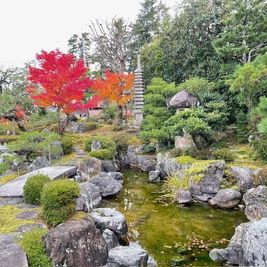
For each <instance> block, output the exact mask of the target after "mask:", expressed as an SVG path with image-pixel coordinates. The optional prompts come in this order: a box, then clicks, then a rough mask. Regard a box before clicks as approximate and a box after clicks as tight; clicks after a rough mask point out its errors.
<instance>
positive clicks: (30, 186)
mask: <svg viewBox="0 0 267 267" xmlns="http://www.w3.org/2000/svg"><path fill="white" fill-rule="evenodd" d="M48 182H50V178H49V177H48V176H47V175H43V174H37V175H34V176H32V177H30V178H29V179H28V180H27V181H26V183H25V185H24V187H23V195H24V201H25V202H26V203H29V204H35V205H39V204H40V201H41V193H42V190H43V186H44V185H45V184H46V183H48Z"/></svg>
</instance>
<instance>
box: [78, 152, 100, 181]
mask: <svg viewBox="0 0 267 267" xmlns="http://www.w3.org/2000/svg"><path fill="white" fill-rule="evenodd" d="M100 172H102V162H101V160H100V159H97V158H93V157H89V158H86V159H84V160H83V161H82V163H81V164H80V166H79V168H78V173H79V175H80V176H81V180H82V181H84V182H85V181H87V180H88V179H90V178H92V177H93V176H95V175H97V174H99V173H100Z"/></svg>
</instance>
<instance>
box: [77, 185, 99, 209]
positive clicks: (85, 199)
mask: <svg viewBox="0 0 267 267" xmlns="http://www.w3.org/2000/svg"><path fill="white" fill-rule="evenodd" d="M79 185H80V196H79V198H77V200H76V210H77V211H90V210H92V209H93V208H97V207H99V206H100V204H101V201H102V197H101V191H100V188H99V187H98V186H96V185H94V184H92V183H90V182H84V183H80V184H79Z"/></svg>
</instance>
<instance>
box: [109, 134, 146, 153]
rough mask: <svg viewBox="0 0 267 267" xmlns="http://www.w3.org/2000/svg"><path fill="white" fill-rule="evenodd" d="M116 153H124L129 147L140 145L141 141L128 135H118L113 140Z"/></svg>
mask: <svg viewBox="0 0 267 267" xmlns="http://www.w3.org/2000/svg"><path fill="white" fill-rule="evenodd" d="M113 140H114V142H115V143H116V146H117V151H126V150H127V149H128V146H130V145H141V144H142V141H141V140H140V139H139V138H138V137H137V136H135V135H133V134H130V133H119V134H117V135H116V136H115V137H114V138H113Z"/></svg>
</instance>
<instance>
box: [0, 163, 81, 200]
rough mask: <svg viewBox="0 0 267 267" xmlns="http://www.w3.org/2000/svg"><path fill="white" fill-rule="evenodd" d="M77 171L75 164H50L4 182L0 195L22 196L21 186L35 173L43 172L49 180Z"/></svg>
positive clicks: (70, 174) (67, 175)
mask: <svg viewBox="0 0 267 267" xmlns="http://www.w3.org/2000/svg"><path fill="white" fill-rule="evenodd" d="M76 172H77V166H50V167H45V168H42V169H39V170H36V171H33V172H30V173H27V174H25V175H22V176H19V177H17V178H16V179H14V180H12V181H10V182H8V183H6V184H5V185H3V186H1V187H0V197H23V186H24V185H25V183H26V181H27V179H28V178H30V177H32V176H34V175H36V174H44V175H47V176H49V178H50V179H51V180H53V179H58V178H61V177H72V176H74V175H75V174H76Z"/></svg>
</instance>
